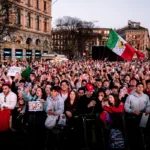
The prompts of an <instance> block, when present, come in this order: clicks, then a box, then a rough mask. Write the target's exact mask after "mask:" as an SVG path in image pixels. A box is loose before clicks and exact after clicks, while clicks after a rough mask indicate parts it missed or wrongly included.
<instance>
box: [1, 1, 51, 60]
mask: <svg viewBox="0 0 150 150" xmlns="http://www.w3.org/2000/svg"><path fill="white" fill-rule="evenodd" d="M10 1H11V2H12V9H11V12H9V15H8V16H7V17H8V19H9V22H10V23H11V24H12V25H13V26H15V28H16V30H15V32H13V33H12V34H11V35H10V37H4V38H5V42H4V43H2V46H1V60H7V59H10V60H16V59H23V60H26V59H32V60H34V59H40V57H41V55H42V53H49V52H50V51H51V21H52V17H51V5H52V2H51V0H10ZM13 12H15V13H13Z"/></svg>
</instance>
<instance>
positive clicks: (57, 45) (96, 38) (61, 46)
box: [52, 28, 110, 56]
mask: <svg viewBox="0 0 150 150" xmlns="http://www.w3.org/2000/svg"><path fill="white" fill-rule="evenodd" d="M82 30H85V29H82ZM88 30H91V32H90V33H91V34H92V38H89V39H88V40H87V41H86V42H83V41H84V39H82V37H80V38H79V40H78V50H79V51H80V52H84V54H85V53H86V55H87V56H91V54H92V47H93V46H105V45H106V41H107V39H108V36H109V31H110V28H91V29H88ZM77 32H78V31H77ZM88 36H90V35H88ZM65 37H66V35H65V32H61V31H59V30H57V29H52V47H53V50H54V51H56V52H58V53H61V54H65V55H67V54H68V53H66V52H65V51H66V44H67V41H66V38H65ZM70 37H71V35H70ZM83 38H84V37H83ZM75 55H77V56H78V55H80V54H78V53H77V54H75Z"/></svg>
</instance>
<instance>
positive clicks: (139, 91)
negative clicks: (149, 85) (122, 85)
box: [136, 84, 144, 94]
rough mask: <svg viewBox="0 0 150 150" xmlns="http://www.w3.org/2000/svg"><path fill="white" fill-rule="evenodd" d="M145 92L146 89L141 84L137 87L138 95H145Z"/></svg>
mask: <svg viewBox="0 0 150 150" xmlns="http://www.w3.org/2000/svg"><path fill="white" fill-rule="evenodd" d="M143 90H144V87H143V85H142V84H140V85H138V86H137V87H136V92H137V93H138V94H142V93H143Z"/></svg>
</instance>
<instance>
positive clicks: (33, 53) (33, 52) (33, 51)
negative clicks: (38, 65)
mask: <svg viewBox="0 0 150 150" xmlns="http://www.w3.org/2000/svg"><path fill="white" fill-rule="evenodd" d="M32 60H35V50H34V49H33V50H32Z"/></svg>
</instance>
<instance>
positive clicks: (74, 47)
mask: <svg viewBox="0 0 150 150" xmlns="http://www.w3.org/2000/svg"><path fill="white" fill-rule="evenodd" d="M55 24H56V31H57V32H58V34H60V35H63V40H65V51H66V53H67V54H69V55H70V56H73V55H74V54H75V53H76V52H79V53H80V55H81V54H82V52H83V51H84V50H85V49H84V48H83V46H82V45H85V46H86V43H87V42H88V41H89V40H91V39H94V38H95V37H96V35H95V34H94V33H93V28H94V23H93V22H88V21H82V20H80V19H79V18H76V17H70V16H64V17H62V18H59V19H57V20H56V23H55ZM64 53H65V52H64Z"/></svg>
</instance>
